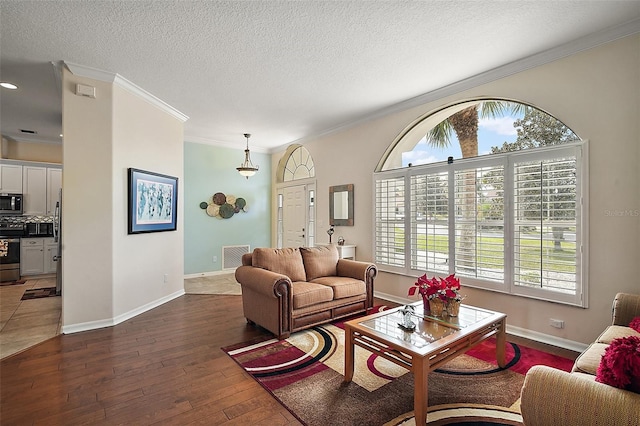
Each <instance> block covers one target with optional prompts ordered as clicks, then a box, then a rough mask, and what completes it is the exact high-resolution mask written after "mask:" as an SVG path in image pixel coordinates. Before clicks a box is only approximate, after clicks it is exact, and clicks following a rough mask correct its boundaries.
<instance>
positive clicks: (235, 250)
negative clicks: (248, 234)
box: [222, 245, 249, 269]
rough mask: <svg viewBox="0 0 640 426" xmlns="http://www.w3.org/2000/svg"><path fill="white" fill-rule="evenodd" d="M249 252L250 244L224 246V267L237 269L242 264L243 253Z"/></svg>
mask: <svg viewBox="0 0 640 426" xmlns="http://www.w3.org/2000/svg"><path fill="white" fill-rule="evenodd" d="M245 253H249V246H248V245H246V246H224V247H222V269H235V268H237V267H238V266H241V265H242V255H243V254H245Z"/></svg>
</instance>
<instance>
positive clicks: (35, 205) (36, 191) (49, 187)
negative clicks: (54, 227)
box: [22, 165, 62, 216]
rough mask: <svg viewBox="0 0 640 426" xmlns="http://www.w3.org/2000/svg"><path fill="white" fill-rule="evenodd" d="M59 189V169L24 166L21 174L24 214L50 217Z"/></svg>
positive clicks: (60, 184)
mask: <svg viewBox="0 0 640 426" xmlns="http://www.w3.org/2000/svg"><path fill="white" fill-rule="evenodd" d="M60 188H62V169H61V168H59V167H41V166H26V165H25V166H24V167H23V172H22V193H23V209H24V214H25V215H34V216H44V215H52V214H53V212H54V210H55V207H56V201H58V194H59V191H60Z"/></svg>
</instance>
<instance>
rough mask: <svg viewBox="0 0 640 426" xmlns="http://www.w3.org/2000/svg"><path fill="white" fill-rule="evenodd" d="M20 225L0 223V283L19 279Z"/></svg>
mask: <svg viewBox="0 0 640 426" xmlns="http://www.w3.org/2000/svg"><path fill="white" fill-rule="evenodd" d="M23 235H24V225H23V224H22V223H0V282H5V281H16V280H19V279H20V237H21V236H23Z"/></svg>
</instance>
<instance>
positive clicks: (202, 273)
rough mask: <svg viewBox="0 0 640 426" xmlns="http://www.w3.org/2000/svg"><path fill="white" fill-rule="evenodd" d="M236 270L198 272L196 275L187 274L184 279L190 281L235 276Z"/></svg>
mask: <svg viewBox="0 0 640 426" xmlns="http://www.w3.org/2000/svg"><path fill="white" fill-rule="evenodd" d="M235 271H236V270H235V269H224V270H222V271H210V272H198V273H195V274H186V275H185V276H184V279H185V280H186V279H189V278H199V277H213V276H216V275H227V274H233V273H234V272H235Z"/></svg>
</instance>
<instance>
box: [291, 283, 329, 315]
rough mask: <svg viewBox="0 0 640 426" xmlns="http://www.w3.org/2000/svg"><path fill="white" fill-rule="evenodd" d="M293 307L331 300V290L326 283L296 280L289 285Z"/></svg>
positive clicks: (297, 307)
mask: <svg viewBox="0 0 640 426" xmlns="http://www.w3.org/2000/svg"><path fill="white" fill-rule="evenodd" d="M291 288H292V293H293V309H300V308H305V307H307V306H312V305H316V304H318V303H324V302H330V301H331V300H333V290H332V289H331V287H327V286H326V285H321V284H315V283H308V282H306V281H296V282H294V283H293V285H292V286H291Z"/></svg>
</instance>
